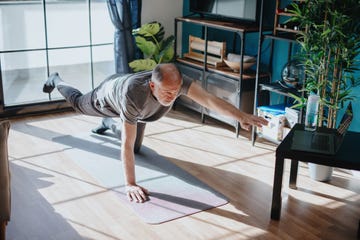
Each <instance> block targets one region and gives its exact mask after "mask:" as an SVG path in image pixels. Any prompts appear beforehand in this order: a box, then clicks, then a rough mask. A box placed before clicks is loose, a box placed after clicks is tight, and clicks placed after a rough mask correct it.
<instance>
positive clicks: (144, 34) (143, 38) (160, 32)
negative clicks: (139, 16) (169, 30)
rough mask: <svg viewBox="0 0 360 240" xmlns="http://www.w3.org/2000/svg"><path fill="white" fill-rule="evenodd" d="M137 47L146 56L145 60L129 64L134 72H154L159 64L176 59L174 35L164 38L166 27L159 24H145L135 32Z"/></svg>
mask: <svg viewBox="0 0 360 240" xmlns="http://www.w3.org/2000/svg"><path fill="white" fill-rule="evenodd" d="M133 35H134V36H135V42H136V45H137V47H138V48H139V49H140V50H141V52H142V53H143V55H144V59H137V60H134V61H132V62H130V63H129V66H130V67H131V69H132V70H133V72H140V71H146V70H152V69H153V68H154V67H155V66H156V64H158V63H166V62H170V61H171V60H172V59H173V57H174V42H175V38H174V36H173V35H171V36H169V37H167V38H164V36H165V31H164V27H163V26H162V25H161V23H159V22H151V23H146V24H143V25H142V26H141V27H140V28H137V29H134V30H133Z"/></svg>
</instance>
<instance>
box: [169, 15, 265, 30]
mask: <svg viewBox="0 0 360 240" xmlns="http://www.w3.org/2000/svg"><path fill="white" fill-rule="evenodd" d="M175 20H176V21H182V22H189V23H193V24H199V25H201V26H207V27H212V28H217V29H222V30H228V31H232V32H243V33H245V32H247V33H249V32H258V31H259V26H258V24H249V23H246V24H245V23H239V22H229V21H221V20H218V19H217V20H212V19H208V18H201V17H177V18H175ZM264 30H271V28H270V27H264Z"/></svg>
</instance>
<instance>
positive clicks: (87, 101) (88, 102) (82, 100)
mask: <svg viewBox="0 0 360 240" xmlns="http://www.w3.org/2000/svg"><path fill="white" fill-rule="evenodd" d="M55 87H56V88H57V89H58V91H59V92H60V93H61V95H62V96H63V97H64V98H65V100H66V101H67V102H68V103H69V104H70V105H71V106H72V107H73V108H74V110H75V111H77V112H79V113H82V114H85V115H91V116H98V117H118V114H117V113H115V112H114V111H111V109H109V108H106V107H105V108H101V106H100V105H97V104H96V103H97V101H96V91H94V90H93V91H90V92H89V93H87V94H82V93H81V92H80V91H79V90H78V89H76V88H74V87H72V86H71V85H70V84H68V83H65V82H64V81H63V80H62V79H61V78H60V76H59V74H58V73H53V74H51V75H50V76H49V78H48V79H47V81H46V82H45V84H44V86H43V92H46V93H51V92H52V91H53V90H54V88H55Z"/></svg>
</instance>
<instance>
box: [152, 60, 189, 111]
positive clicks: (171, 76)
mask: <svg viewBox="0 0 360 240" xmlns="http://www.w3.org/2000/svg"><path fill="white" fill-rule="evenodd" d="M181 85H182V76H181V73H180V71H179V70H178V68H177V67H176V66H175V65H174V64H172V63H163V64H158V65H157V66H156V67H155V68H154V70H153V71H152V75H151V81H150V88H151V91H152V94H153V95H154V97H155V98H156V99H157V100H158V101H159V102H160V104H161V105H164V106H170V105H171V104H172V103H173V102H174V101H175V99H176V97H177V96H178V93H179V91H180V88H181Z"/></svg>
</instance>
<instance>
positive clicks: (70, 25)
mask: <svg viewBox="0 0 360 240" xmlns="http://www.w3.org/2000/svg"><path fill="white" fill-rule="evenodd" d="M88 10H89V9H88V3H87V1H86V0H77V1H64V2H55V1H46V20H47V32H48V46H49V48H54V47H66V46H82V45H89V44H90V34H89V11H88Z"/></svg>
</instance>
